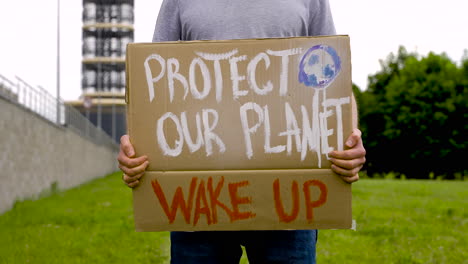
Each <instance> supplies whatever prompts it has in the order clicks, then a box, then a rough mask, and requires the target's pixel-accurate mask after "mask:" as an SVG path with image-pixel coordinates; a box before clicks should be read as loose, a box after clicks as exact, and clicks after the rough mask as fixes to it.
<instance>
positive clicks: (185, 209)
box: [151, 177, 197, 224]
mask: <svg viewBox="0 0 468 264" xmlns="http://www.w3.org/2000/svg"><path fill="white" fill-rule="evenodd" d="M151 185H152V186H153V191H154V194H156V197H158V200H159V203H160V204H161V207H162V209H163V210H164V213H165V214H166V216H167V219H168V220H169V223H170V224H172V223H174V221H175V218H176V214H177V208H180V210H181V211H182V214H183V215H184V219H185V222H186V223H187V224H190V213H191V211H192V204H193V196H194V193H195V187H196V186H197V178H196V177H193V178H192V181H191V182H190V190H189V197H188V202H186V201H185V198H184V192H183V191H182V187H180V186H179V187H177V189H176V191H175V193H174V197H173V198H172V204H171V208H170V209H169V205H168V203H167V200H166V196H165V194H164V191H163V189H162V188H161V185H159V182H158V180H154V181H152V182H151Z"/></svg>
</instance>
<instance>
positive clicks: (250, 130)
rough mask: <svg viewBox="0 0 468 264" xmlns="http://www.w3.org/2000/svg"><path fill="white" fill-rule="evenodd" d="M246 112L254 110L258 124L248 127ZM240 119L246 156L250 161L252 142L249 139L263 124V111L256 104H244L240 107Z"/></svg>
mask: <svg viewBox="0 0 468 264" xmlns="http://www.w3.org/2000/svg"><path fill="white" fill-rule="evenodd" d="M248 110H254V111H255V112H256V113H257V116H258V122H257V123H256V124H254V125H253V126H252V127H249V120H248V117H247V111H248ZM240 118H241V123H242V129H243V131H244V141H245V148H246V154H247V158H249V159H250V158H252V156H253V149H252V140H251V138H250V134H253V133H255V132H257V129H258V128H259V127H260V125H261V124H262V123H263V120H264V116H263V110H262V108H261V107H260V106H259V105H258V104H256V103H254V102H248V103H245V104H243V105H242V106H241V107H240Z"/></svg>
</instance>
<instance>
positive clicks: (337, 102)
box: [323, 97, 350, 151]
mask: <svg viewBox="0 0 468 264" xmlns="http://www.w3.org/2000/svg"><path fill="white" fill-rule="evenodd" d="M349 102H350V97H342V98H339V99H327V100H325V102H323V106H324V107H328V106H334V107H335V111H336V139H337V144H336V145H337V149H338V150H339V151H342V150H343V149H344V148H343V113H342V111H341V106H342V105H344V104H349Z"/></svg>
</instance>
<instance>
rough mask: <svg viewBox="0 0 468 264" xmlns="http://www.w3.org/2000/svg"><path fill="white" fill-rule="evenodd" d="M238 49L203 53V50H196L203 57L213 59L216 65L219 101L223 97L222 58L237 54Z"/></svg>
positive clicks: (217, 98)
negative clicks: (217, 52)
mask: <svg viewBox="0 0 468 264" xmlns="http://www.w3.org/2000/svg"><path fill="white" fill-rule="evenodd" d="M237 52H238V51H237V49H235V50H232V51H230V52H226V53H219V54H216V53H203V52H196V54H197V55H198V56H200V57H202V58H203V59H205V60H209V61H213V65H214V72H215V84H216V101H217V102H218V103H219V102H221V100H222V97H223V74H222V72H221V64H220V61H221V60H227V59H229V58H230V57H232V56H234V55H235V54H237Z"/></svg>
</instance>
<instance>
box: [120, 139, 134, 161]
mask: <svg viewBox="0 0 468 264" xmlns="http://www.w3.org/2000/svg"><path fill="white" fill-rule="evenodd" d="M120 148H121V149H122V150H123V151H124V153H125V155H126V156H127V157H129V158H132V157H133V156H134V155H135V150H134V149H133V145H132V143H130V138H129V137H128V135H123V136H122V137H121V138H120Z"/></svg>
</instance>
